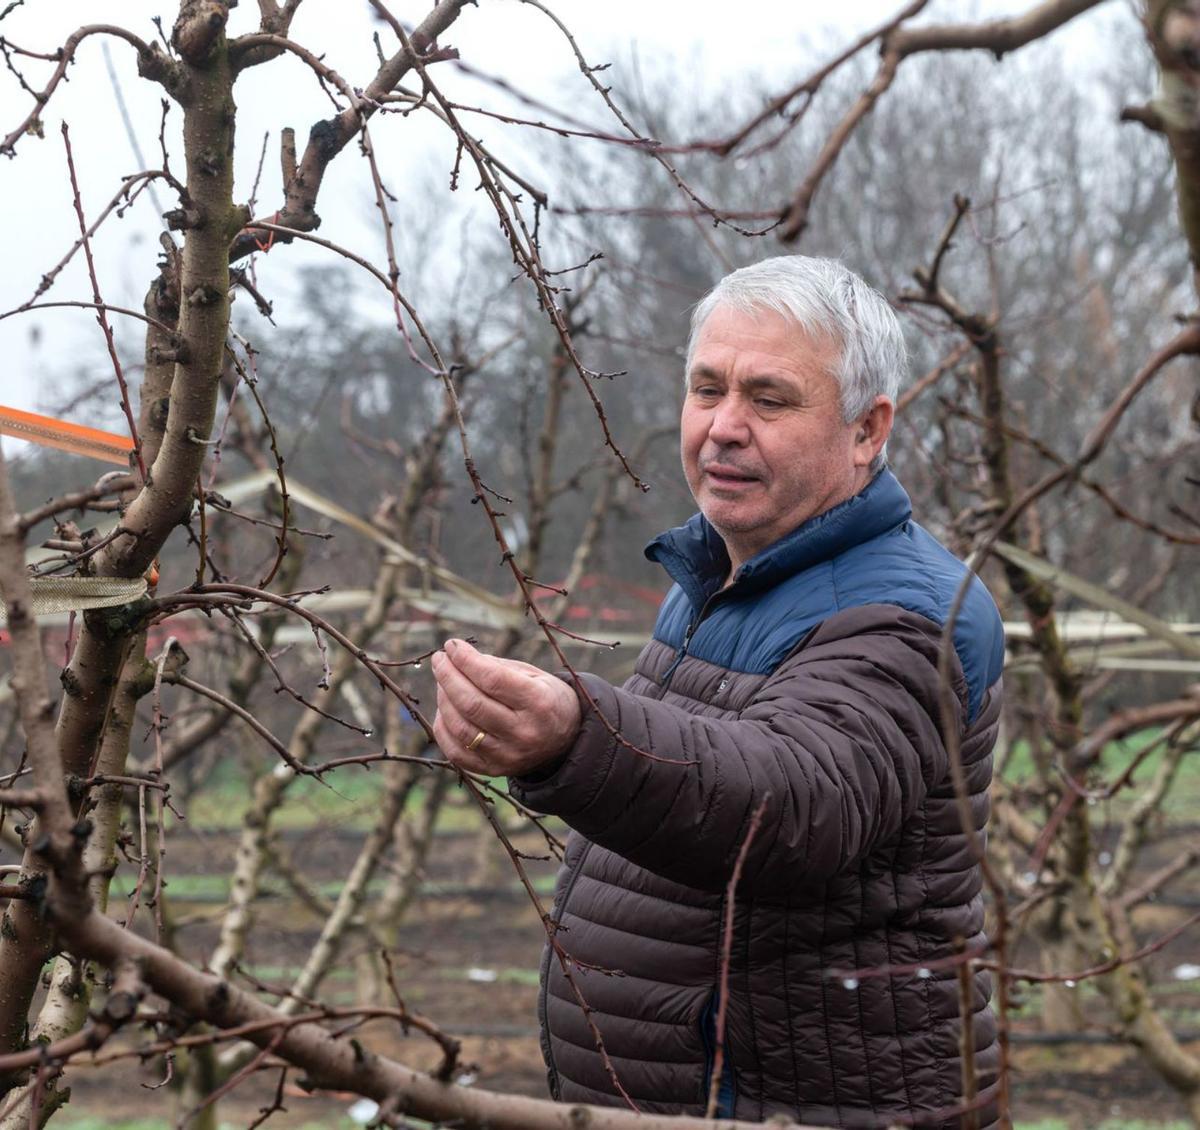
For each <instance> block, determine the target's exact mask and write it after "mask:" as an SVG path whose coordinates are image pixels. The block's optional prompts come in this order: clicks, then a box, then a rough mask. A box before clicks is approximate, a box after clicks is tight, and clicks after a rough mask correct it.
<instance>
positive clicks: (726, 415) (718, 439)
mask: <svg viewBox="0 0 1200 1130" xmlns="http://www.w3.org/2000/svg"><path fill="white" fill-rule="evenodd" d="M708 438H709V439H710V440H712V442H713V443H716V444H719V445H720V446H722V447H728V446H732V447H744V446H745V445H746V444H747V443H749V441H750V427H749V420H748V418H747V411H746V405H745V404H743V403H742V401H741V398H740V397H737V396H724V397H722V398H721V402H720V403H719V404H718V405H717V406H716V408H714V409H713V414H712V419H711V421H710V422H709V428H708Z"/></svg>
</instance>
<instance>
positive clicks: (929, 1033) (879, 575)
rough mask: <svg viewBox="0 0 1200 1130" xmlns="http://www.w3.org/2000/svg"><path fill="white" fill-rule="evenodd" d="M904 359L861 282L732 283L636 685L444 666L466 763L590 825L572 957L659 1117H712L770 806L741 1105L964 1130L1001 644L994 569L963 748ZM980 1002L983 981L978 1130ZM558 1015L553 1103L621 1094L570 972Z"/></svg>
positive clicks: (812, 263) (569, 880) (744, 1109)
mask: <svg viewBox="0 0 1200 1130" xmlns="http://www.w3.org/2000/svg"><path fill="white" fill-rule="evenodd" d="M905 364H906V361H905V351H904V344H903V339H902V337H901V333H900V329H899V326H898V324H897V322H896V319H895V316H894V315H893V313H892V311H891V309H890V308H889V307H888V305H887V303H886V302H885V301H884V299H883V298H882V297H881V296H880V295H879V294H877V293H876V292H875V291H873V290H871V289H870V288H869V287H868V286H867V285H866V284H865V283H864V282H863V281H862V280H861V279H859V278H857V277H856V276H855V275H853V274H851V273H850V272H849V271H848V270H846V269H845V268H844V267H842V266H841V265H840V264H839V263H836V262H833V261H829V260H821V259H808V258H803V257H799V256H795V257H781V258H776V259H769V260H767V261H766V262H763V263H759V264H757V265H756V266H753V267H747V268H744V269H743V270H740V271H735V272H734V273H733V274H731V275H729V276H728V277H727V278H725V279H723V280H722V281H721V282H720V283H719V284H718V285H717V286H716V288H715V289H714V290H713V291H712V292H711V293H710V294H709V295H708V296H707V297H706V298H705V299H704V300H703V301H702V302H701V303H700V305H699V306H698V308H697V309H696V312H695V316H694V318H693V322H692V338H691V342H690V344H689V349H688V362H687V390H686V396H685V401H684V407H683V413H682V418H681V421H680V431H681V451H682V457H683V468H684V473H685V475H686V477H687V481H688V485H689V486H690V488H691V490H692V494H693V495H694V496H695V499H696V503H697V505H698V506H699V508H700V513H699V514H698V515H697V516H696V517H694V518H692V519H691V521H689V522H688V523H687V524H686V525H685V526H682V527H680V528H679V529H675V530H671V531H669V532H668V533H666V534H663V535H662V536H660V537H659V538H657V539H656V540H655V541H653V542H652V543H651V544H650V546H649V547H648V549H647V551H646V552H647V556H648V557H650V558H651V559H652V560H655V561H657V562H659V564H661V565H662V566H663V567H664V568H665V569H666V570H667V572H668V573H669V574H670V575H671V576H672V578H673V579H674V580H675V582H676V583H675V586H674V588H672V589H671V591H670V593H669V594H668V595H667V597H666V599H665V601H664V602H663V605H662V608H661V610H660V612H659V616H658V621H657V623H656V625H655V628H654V638H653V639H652V641H651V642H650V643H649V644H648V645H647V646H646V648H645V649H644V651H643V652H642V654H641V656H640V657H639V658H638V661H637V666H636V671H635V674H634V675H633V676H632V677H631V678H630V679H629V681H628V682H627V683H626V685H625V687H624V688H623V689H617V688H615V687H612V686H610V685H609V684H607V683H605V682H604V681H603V680H600V679H598V678H595V677H593V676H590V675H583V676H581V682H582V684H583V687H584V688H585V689H586V692H587V698H590V700H591V703H594V707H593V706H592V705H591V703H589V702H588V701H587V700H586V699H585V697H584V696H582V695H580V694H579V693H578V692H577V691H576V689H575V688H574V687H573V686H572V684H571V682H570V681H569V680H564V679H561V678H558V677H554V676H550V675H547V674H546V673H544V672H542V671H540V670H538V669H537V668H534V667H530V666H528V665H525V664H518V663H513V662H508V661H504V660H499V659H495V658H491V657H488V656H484V655H482V654H480V653H479V652H477V651H476V650H475V649H474V648H472V647H470V646H469V645H468V644H465V643H462V642H461V641H450V642H449V643H448V644H447V645H446V648H445V651H444V653H440V654H439V655H437V656H436V657H435V663H434V672H435V675H436V678H437V681H438V716H437V721H436V723H435V733H436V736H437V738H438V741H439V742H440V744H441V748H442V749H443V751H444V752H445V753H446V755H447V756H448V757H449V758H451V759H452V760H454V761H455V762H456V763H457V764H459V765H460V766H462V767H463V768H465V769H470V770H474V771H478V772H483V773H490V774H507V775H508V776H509V777H510V779H511V788H512V791H513V792H514V793H515V794H516V795H517V796H519V797H520V798H521V799H522V800H523V801H524V802H525V803H526V804H528V805H530V806H531V807H533V808H535V809H537V810H539V811H542V812H547V813H555V814H557V815H559V816H561V817H562V818H563V819H564V820H565V821H566V822H567V823H568V824H569V825H570V826H571V827H572V828H573V829H574V832H573V834H572V836H571V839H570V843H569V845H568V849H567V854H566V861H565V864H564V867H563V870H562V873H561V875H560V878H559V883H558V889H557V893H556V898H555V911H554V913H555V917H556V919H557V920H558V921H559V922H560V923H561V924H562V927H563V929H562V931H561V932H560V934H559V938H560V940H561V941H562V943H563V946H564V947H565V948H566V950H567V951H568V953H570V955H571V956H572V958H573V959H574V960H575V962H576V963H577V964H576V972H575V974H574V976H575V978H576V979H577V981H578V982H579V984H580V986H581V988H582V991H583V994H584V996H585V997H586V999H587V1002H588V1005H589V1006H590V1008H591V1009H592V1010H593V1011H592V1019H593V1020H594V1022H595V1024H596V1026H597V1028H598V1029H599V1031H600V1033H601V1034H602V1036H603V1039H604V1045H605V1048H606V1050H607V1053H608V1055H609V1057H610V1058H611V1061H612V1063H613V1065H614V1067H615V1069H616V1073H617V1076H618V1078H619V1079H620V1081H621V1084H622V1086H623V1087H624V1088H625V1090H626V1091H627V1092H628V1093H629V1095H630V1096H632V1098H633V1100H634V1101H635V1102H636V1103H637V1105H638V1106H639V1107H640V1108H641V1109H642V1110H644V1111H648V1112H662V1113H692V1114H696V1113H702V1112H703V1110H704V1104H705V1098H706V1096H707V1094H708V1089H709V1085H710V1081H711V1073H712V1071H713V1061H714V1050H715V1049H714V1043H715V1022H714V1016H715V1013H716V1009H717V1007H718V1004H719V1003H720V1002H719V1001H718V1000H717V991H718V985H719V980H720V965H721V952H722V951H721V934H722V916H723V910H724V899H725V891H726V887H727V885H728V883H729V881H730V878H731V875H732V873H733V868H734V864H735V861H736V859H737V857H738V854H739V850H740V849H741V848H742V847H743V845H744V844H745V843H746V841H747V837H748V836H749V830H748V829H749V824H750V820H751V816H752V814H753V813H754V812H755V811H756V810H757V809H758V807H759V806H760V804H762V803H763V802H764V800H765V802H766V808H765V818H764V819H763V821H762V823H761V825H760V827H759V829H758V831H757V832H756V833H755V834H754V835H753V836H752V837H751V838H750V839H749V842H748V844H746V855H745V863H744V867H743V869H742V872H741V875H740V882H739V885H738V888H737V892H736V898H735V907H734V914H733V945H732V951H731V959H730V963H729V971H728V972H729V978H728V986H729V995H728V1000H727V1001H726V1002H725V1003H726V1007H727V1019H726V1026H725V1030H724V1041H723V1053H724V1062H725V1065H726V1067H725V1070H724V1071H723V1072H722V1078H721V1079H720V1080H719V1090H720V1095H721V1106H722V1113H723V1114H726V1115H734V1116H736V1117H739V1118H746V1119H761V1118H765V1117H768V1116H770V1115H772V1114H783V1115H786V1116H789V1117H791V1118H796V1119H799V1120H801V1121H804V1122H807V1123H811V1124H819V1125H828V1126H847V1127H883V1126H887V1125H889V1124H891V1123H893V1122H900V1123H905V1124H916V1125H920V1126H943V1125H944V1126H958V1125H959V1118H958V1116H957V1114H956V1113H955V1112H956V1108H957V1107H958V1106H959V1105H960V1104H961V1095H962V1094H963V1064H962V1062H961V1059H960V1046H961V1044H960V1031H961V1024H960V1019H959V1015H960V1003H959V998H960V993H959V988H958V983H957V970H956V968H955V967H954V965H953V962H947V961H946V959H947V958H948V957H951V956H952V955H953V954H954V953H955V952H956V950H957V949H959V948H961V947H962V946H964V945H965V946H968V947H974V946H978V945H979V944H980V943H981V942H982V940H983V935H982V927H983V905H982V898H981V879H980V873H979V868H978V865H977V863H976V861H975V858H974V855H973V851H972V840H971V839H970V838H968V836H967V835H966V834H965V833H964V831H963V828H962V825H961V822H960V816H959V812H958V809H957V807H956V800H955V793H954V787H953V785H952V783H951V774H950V757H949V754H948V752H947V742H948V741H953V742H954V743H955V744H956V745H957V746H958V747H959V750H960V757H961V761H962V767H963V774H964V777H965V781H966V788H967V792H968V794H969V807H970V812H971V818H972V820H973V821H974V831H975V832H976V833H980V832H981V831H982V829H983V826H984V824H985V822H986V819H987V789H988V784H989V780H990V776H991V749H992V745H993V743H994V741H995V735H996V727H997V722H998V716H999V707H1000V689H999V676H1000V668H1001V664H1002V660H1003V648H1004V644H1003V633H1002V627H1001V623H1000V618H999V616H998V614H997V612H996V608H995V605H994V604H993V603H992V600H991V598H990V597H989V596H988V594H987V591H986V590H985V589H984V588H983V586H982V585H981V584H980V582H979V581H978V580H977V579H975V578H971V579H970V580H969V582H968V586H967V590H966V597H965V600H964V602H963V603H962V606H961V609H960V610H959V612H958V614H957V616H956V617H955V620H954V624H953V631H952V639H953V645H954V647H953V652H954V654H953V671H952V680H951V682H952V686H951V690H952V692H953V694H952V714H953V718H952V721H951V722H950V723H949V726H950V728H951V729H952V730H953V734H952V735H951V734H948V733H947V724H946V723H945V721H944V714H943V704H942V702H941V697H940V695H939V686H940V680H939V676H938V657H939V646H940V640H941V635H942V630H943V626H944V625H945V624H946V621H947V618H948V616H949V615H950V609H951V605H952V604H953V603H954V600H955V596H956V594H957V592H958V590H959V588H960V585H961V584H962V582H963V581H964V579H965V577H966V569H965V567H964V566H963V565H962V563H961V562H959V561H958V560H957V559H956V558H954V557H953V556H951V555H950V553H948V552H947V551H946V550H945V549H944V548H943V547H942V546H941V545H939V544H938V543H937V542H936V541H935V540H934V539H933V538H932V537H931V536H930V535H929V534H928V533H926V532H925V531H924V530H923V529H922V528H921V527H920V526H918V525H917V524H916V523H915V522H913V521H912V520H911V507H910V504H909V500H908V496H907V495H906V494H905V492H904V490H903V488H902V487H901V486H900V484H899V483H898V482H897V480H896V479H895V478H894V477H893V476H892V474H891V473H890V472H889V471H888V470H887V469H886V468H885V466H884V447H885V444H886V442H887V438H888V433H889V431H890V430H891V425H892V416H893V403H894V398H895V396H896V391H897V388H898V385H899V382H900V378H901V376H902V374H903V371H904V368H905ZM614 730H615V731H616V732H617V733H619V735H620V739H618V738H617V737H615V736H614V732H613V731H614ZM647 754H650V755H652V756H646V755H647ZM589 967H598V968H599V969H603V970H616V971H617V973H616V974H615V975H607V974H605V973H602V972H598V971H596V969H595V968H593V969H592V971H590V972H586V974H585V973H584V971H585V970H588V969H589ZM881 970H882V971H885V972H883V973H882V975H880V974H879V973H878V972H874V973H873V972H872V971H881ZM849 971H858V972H853V973H851V972H849ZM989 994H990V985H989V980H988V976H987V974H986V973H982V972H980V973H976V974H975V975H974V976H973V978H972V981H971V993H970V998H971V999H970V1002H969V1006H970V1011H971V1014H972V1027H973V1038H974V1047H975V1056H974V1074H975V1078H976V1080H977V1084H978V1087H979V1091H980V1094H981V1096H982V1103H983V1109H982V1110H981V1112H980V1115H979V1124H980V1125H981V1126H987V1125H989V1124H991V1123H992V1122H993V1121H994V1119H995V1117H996V1111H995V1109H994V1104H993V1103H992V1102H991V1099H992V1093H993V1092H994V1089H995V1086H994V1084H995V1076H996V1065H997V1048H996V1044H995V1022H994V1020H993V1017H992V1014H991V1012H990V1010H989V1008H988V997H989ZM539 1014H540V1019H541V1022H542V1032H543V1038H542V1046H543V1051H544V1054H545V1057H546V1062H547V1066H548V1069H549V1077H550V1085H551V1089H552V1091H553V1093H554V1094H555V1096H556V1097H559V1098H561V1099H564V1100H567V1101H572V1102H598V1103H614V1102H617V1101H620V1100H619V1098H618V1097H617V1094H616V1091H615V1088H614V1087H613V1084H612V1081H611V1079H610V1076H609V1074H608V1072H607V1070H606V1068H605V1066H604V1063H603V1060H602V1057H601V1056H600V1054H599V1053H598V1051H597V1050H596V1047H595V1043H594V1039H593V1036H592V1033H591V1030H590V1028H589V1026H588V1023H587V1020H586V1018H585V1017H584V1015H583V1013H582V1010H581V1009H580V1007H579V1005H578V1003H577V1002H576V1000H575V999H574V996H573V994H572V993H571V991H570V986H569V985H567V983H566V981H565V978H564V976H563V974H562V972H561V970H559V969H558V968H557V964H556V963H552V962H551V961H550V960H549V958H548V956H547V958H546V959H545V960H544V961H543V966H542V997H541V1005H540V1009H539Z"/></svg>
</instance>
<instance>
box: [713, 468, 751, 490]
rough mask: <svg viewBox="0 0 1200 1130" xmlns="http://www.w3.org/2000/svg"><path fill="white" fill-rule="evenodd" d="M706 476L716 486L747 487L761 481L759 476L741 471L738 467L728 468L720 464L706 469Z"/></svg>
mask: <svg viewBox="0 0 1200 1130" xmlns="http://www.w3.org/2000/svg"><path fill="white" fill-rule="evenodd" d="M704 474H705V475H706V476H707V478H708V480H709V481H710V482H711V483H712V484H713V485H714V486H720V487H731V488H736V487H745V486H749V485H750V484H751V483H756V482H758V481H759V479H758V476H757V475H751V474H748V473H747V472H745V471H740V470H738V469H737V468H736V467H726V466H723V465H722V464H720V463H710V464H709V465H708V466H707V467H705V468H704Z"/></svg>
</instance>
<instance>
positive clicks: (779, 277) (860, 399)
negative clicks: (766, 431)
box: [685, 255, 908, 473]
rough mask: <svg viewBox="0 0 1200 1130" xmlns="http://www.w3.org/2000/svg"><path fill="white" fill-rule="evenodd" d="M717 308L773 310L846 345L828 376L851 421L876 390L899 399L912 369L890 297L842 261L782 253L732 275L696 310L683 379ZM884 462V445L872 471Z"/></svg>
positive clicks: (844, 414) (808, 330)
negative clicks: (909, 365) (835, 385)
mask: <svg viewBox="0 0 1200 1130" xmlns="http://www.w3.org/2000/svg"><path fill="white" fill-rule="evenodd" d="M718 306H724V307H728V308H730V309H733V310H737V311H740V312H742V313H746V314H754V313H757V312H760V311H763V310H771V311H774V312H775V313H777V314H782V315H783V316H784V317H785V318H788V319H790V320H791V321H793V322H795V323H796V326H797V327H798V328H799V329H800V330H802V331H803V332H804V333H806V334H809V335H812V336H814V337H816V336H822V335H823V336H825V337H828V338H830V339H831V340H832V341H833V342H835V343H836V344H837V345H840V346H841V353H840V355H839V358H838V361H837V364H836V366H835V368H834V371H833V373H831V374H830V375H831V376H833V377H834V379H836V380H837V382H838V385H839V387H840V389H841V401H842V417H843V419H844V420H845V421H846V422H847V423H849V422H850V421H851V420H855V419H857V418H858V417H859V416H861V415H862V414H863V413H865V412H866V411H867V409H868V408H870V407H871V404H872V403H873V402H874V400H875V397H877V396H880V395H882V396H886V397H888V398H890V399H891V400H892V401H895V399H896V394H897V393H898V392H899V389H900V382H901V380H902V379H903V378H904V376H905V375H906V373H907V371H908V350H907V348H906V346H905V344H904V335H903V333H902V332H901V330H900V323H899V321H898V320H897V318H896V315H895V313H894V312H893V311H892V308H891V306H889V305H888V302H887V299H886V298H884V297H883V295H882V294H880V293H879V291H877V290H875V289H874V288H873V287H870V286H868V285H867V284H866V283H865V282H863V280H862V279H861V278H859V277H858V275H856V274H855V273H854V272H853V271H851V270H850V269H849V268H847V267H845V266H844V265H843V264H841V263H839V262H838V261H837V260H836V259H815V258H811V257H809V256H806V255H778V256H776V257H775V258H773V259H764V260H763V261H762V262H761V263H755V264H753V265H752V266H749V267H742V268H741V269H740V270H737V271H734V272H733V273H732V274H728V275H726V276H725V277H724V278H723V279H722V280H721V281H720V282H719V283H717V285H716V286H714V287H713V288H712V290H710V291H709V292H708V294H706V295H705V296H704V297H703V298H702V299H701V300H700V302H699V304H698V305H697V306H696V308H695V310H694V311H693V312H692V326H691V332H690V334H689V335H688V345H687V368H686V370H685V379H686V373H688V372H690V371H691V368H692V354H693V353H694V351H695V348H696V338H697V336H698V335H699V333H700V327H701V326H703V325H704V323H705V322H706V321H707V320H708V317H709V315H710V314H712V312H713V311H714V310H715V309H717V307H718ZM885 450H886V449H885ZM884 463H885V459H884V452H883V451H880V453H879V456H878V458H877V459H876V461H875V463H874V464H872V466H871V471H872V472H873V473H874V472H876V471H878V470H880V469H882V467H883V466H884Z"/></svg>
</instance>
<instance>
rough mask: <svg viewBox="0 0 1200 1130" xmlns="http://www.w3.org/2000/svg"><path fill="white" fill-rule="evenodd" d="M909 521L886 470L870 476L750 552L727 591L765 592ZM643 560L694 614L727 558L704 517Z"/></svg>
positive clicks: (665, 536)
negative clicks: (657, 568)
mask: <svg viewBox="0 0 1200 1130" xmlns="http://www.w3.org/2000/svg"><path fill="white" fill-rule="evenodd" d="M911 517H912V502H911V501H910V500H909V497H908V493H907V491H905V489H904V488H903V487H902V486H901V485H900V482H899V480H898V479H897V478H896V476H895V475H893V474H892V473H891V471H888V470H884V471H881V472H880V473H879V474H878V475H876V476H875V478H873V479H872V480H871V481H870V482H869V483H868V484H867V485H866V486H865V487H863V489H862V490H861V491H859V492H858V494H856V495H854V497H853V498H848V499H846V501H845V502H839V503H838V504H837V506H833V507H831V508H830V509H828V510H826V511H825V512H824V513H822V514H817V515H816V516H814V517H812V518H809V519H808V521H807V522H804V523H802V524H801V525H800V526H797V527H796V529H794V530H793V531H792V532H791V533H790V534H785V535H784V536H783V537H781V538H780V539H779V540H778V541H777V542H775V543H774V544H773V545H769V546H767V548H766V549H764V550H762V551H761V552H760V553H757V554H755V555H754V556H753V557H752V558H750V560H749V561H747V562H745V563H744V564H743V565H742V567H741V568H740V569H739V570H738V572H737V576H736V577H735V578H734V579H733V583H732V584H731V585H730V586H729V591H730V592H731V593H733V592H735V591H736V592H738V593H751V592H758V591H761V590H763V589H767V588H770V587H771V586H772V585H776V584H778V583H779V582H780V581H782V580H783V579H784V578H785V577H790V576H792V575H793V574H794V573H799V572H802V571H803V570H805V569H808V568H810V567H811V566H813V565H816V564H819V563H820V562H822V561H828V560H830V559H831V558H834V557H837V556H838V554H840V553H845V551H846V550H848V549H850V548H851V547H853V546H856V545H860V544H862V543H863V542H865V541H870V540H871V539H872V538H875V537H878V536H879V535H880V534H882V533H885V532H886V531H888V530H890V529H894V528H895V527H896V526H898V525H900V524H901V523H902V522H906V521H908V519H909V518H911ZM645 552H646V556H647V557H648V558H649V559H650V560H651V561H657V562H658V563H659V564H660V565H661V566H662V567H663V568H664V569H666V571H667V572H668V573H669V574H670V575H671V578H672V580H674V581H675V582H676V583H677V584H678V585H679V587H680V588H682V589H683V591H684V592H685V593H686V594H687V597H688V600H689V601H690V602H691V604H692V606H693V607H694V608H696V609H697V610H699V609H700V608H702V607H703V606H704V603H705V602H706V601H707V600H708V598H709V597H710V596H712V594H713V593H715V592H716V591H717V590H718V589H720V587H721V585H722V584H723V583H724V581H725V578H726V577H727V576H728V575H729V554H728V552H727V551H726V549H725V543H724V542H723V541H722V540H721V535H720V534H718V533H717V531H716V530H714V529H713V527H712V526H711V525H710V524H709V521H708V519H707V518H705V517H704V515H703V514H696V515H693V517H691V518H690V519H689V520H688V521H687V522H686V523H685V524H684V525H682V526H676V527H675V528H674V529H673V530H667V531H666V533H662V534H659V535H658V537H656V538H655V539H654V540H653V541H652V542H651V543H650V544H649V545H648V546H646V551H645Z"/></svg>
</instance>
